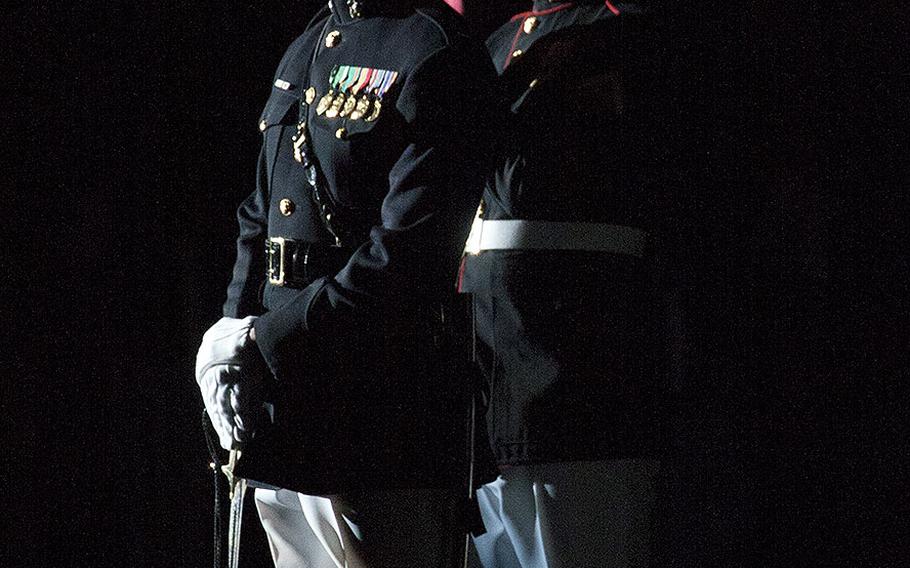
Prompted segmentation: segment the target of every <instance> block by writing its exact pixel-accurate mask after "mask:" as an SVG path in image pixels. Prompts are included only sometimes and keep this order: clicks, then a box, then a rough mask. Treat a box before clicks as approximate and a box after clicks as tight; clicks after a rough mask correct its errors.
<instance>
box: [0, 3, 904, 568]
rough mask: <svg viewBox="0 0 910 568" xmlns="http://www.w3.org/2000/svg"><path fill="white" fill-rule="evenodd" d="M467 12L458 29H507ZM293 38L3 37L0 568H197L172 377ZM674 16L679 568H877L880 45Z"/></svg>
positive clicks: (85, 17) (258, 18)
mask: <svg viewBox="0 0 910 568" xmlns="http://www.w3.org/2000/svg"><path fill="white" fill-rule="evenodd" d="M319 4H321V3H319ZM503 4H504V3H503ZM476 5H477V6H478V8H477V12H476V14H481V15H483V16H484V18H485V19H484V21H483V22H482V23H481V22H479V23H478V25H479V26H480V27H484V26H487V25H489V24H490V23H493V22H496V21H498V20H501V19H502V14H505V13H508V12H509V9H508V7H506V6H499V10H500V11H499V12H496V13H492V12H482V11H481V7H486V6H484V5H482V4H480V3H477V4H476ZM489 5H490V6H492V5H493V3H490V4H489ZM313 9H314V8H313V3H305V2H295V1H290V0H287V1H274V2H268V3H261V4H255V5H252V4H250V3H209V2H195V3H189V2H169V3H155V4H152V5H145V4H140V3H108V4H107V5H106V6H105V7H103V8H102V7H100V6H92V5H88V4H86V5H80V6H69V7H65V6H55V5H52V4H45V3H38V4H37V5H35V6H30V7H28V8H13V9H11V8H5V9H4V13H3V23H2V25H3V30H2V32H3V33H2V37H3V38H4V40H5V41H6V42H8V45H7V46H5V47H4V50H3V53H4V57H3V62H2V64H3V67H4V69H3V78H4V80H3V84H2V86H0V89H2V91H0V92H2V93H3V95H4V97H3V98H4V101H5V102H4V108H3V109H2V115H3V124H2V129H3V133H4V142H5V144H4V151H3V154H2V157H0V160H2V162H0V164H2V172H3V178H2V179H0V186H2V187H3V189H4V191H3V203H4V216H3V217H4V222H3V224H2V230H3V247H4V255H3V261H2V262H3V266H4V270H3V274H2V290H3V298H2V301H3V305H2V310H3V328H4V330H3V331H4V333H3V335H2V337H3V347H2V369H3V373H4V378H3V387H2V388H3V391H2V397H0V403H2V420H3V432H4V438H3V442H4V443H3V446H4V447H3V448H2V455H3V464H4V465H3V472H4V485H5V489H6V491H5V492H4V499H3V501H4V503H5V505H8V506H5V507H4V509H5V511H6V512H5V513H4V514H3V515H2V516H3V519H4V520H3V535H4V545H3V546H4V550H3V552H4V554H3V561H2V563H3V565H8V566H18V565H23V566H26V565H28V566H201V565H207V564H209V563H210V560H209V558H210V556H209V555H210V547H211V543H210V541H211V526H210V525H211V517H210V501H211V477H210V475H209V472H208V469H207V464H208V461H209V459H208V457H207V455H206V450H205V444H204V442H203V438H202V431H201V427H200V412H201V402H200V400H199V398H198V394H197V388H196V385H195V382H194V381H193V378H192V373H193V359H194V355H195V350H196V348H197V345H198V341H199V338H200V337H201V334H202V332H203V331H204V330H205V329H206V328H207V327H208V326H209V325H211V323H213V322H214V321H215V320H216V319H217V318H218V315H219V308H220V304H221V301H222V300H223V290H224V286H225V284H226V282H227V280H228V276H229V273H230V267H231V261H232V257H233V253H234V250H233V238H234V234H235V231H236V226H235V222H234V218H233V215H234V209H235V207H236V205H237V203H238V202H239V201H240V200H241V199H242V198H243V197H244V196H245V195H246V194H247V193H248V192H249V191H250V190H251V189H252V183H253V181H252V180H253V174H254V164H255V155H256V152H257V151H258V143H259V133H258V131H257V129H256V120H257V117H258V115H259V111H260V110H261V105H262V104H263V103H264V101H265V98H266V97H267V94H268V92H269V88H270V83H271V78H272V73H273V71H274V67H275V66H276V64H277V62H278V59H279V58H280V56H281V54H282V53H283V50H284V48H285V47H286V46H287V45H288V44H289V43H290V42H291V40H292V39H293V38H294V37H296V35H297V34H299V33H300V31H301V29H302V28H303V26H304V25H305V23H306V21H307V19H308V16H309V13H310V12H312V11H313ZM676 17H678V27H677V28H676V31H675V35H674V37H673V38H670V40H671V43H673V44H674V47H675V48H676V49H675V57H677V58H678V62H679V64H680V66H681V67H680V76H681V77H686V78H687V79H689V80H690V82H688V83H687V84H686V85H685V86H684V89H681V90H682V91H683V93H684V94H683V95H682V99H681V100H682V101H683V102H684V103H685V104H684V105H683V107H682V108H683V109H684V111H682V114H683V115H684V117H683V120H684V121H685V122H686V123H687V124H689V125H690V126H691V131H690V134H691V137H690V140H691V143H690V145H689V147H688V150H687V153H685V154H684V157H683V159H682V160H681V164H680V171H681V172H683V173H684V176H685V178H686V179H687V180H689V182H690V184H689V186H688V187H689V189H688V190H687V191H686V192H685V193H684V194H682V195H680V198H679V201H678V203H677V205H678V210H679V215H680V220H681V221H682V222H681V226H682V227H685V228H686V229H685V231H684V234H683V235H682V238H681V239H680V243H679V249H680V251H681V252H680V254H679V256H680V258H684V259H685V262H684V263H681V265H682V266H683V267H684V268H683V269H682V270H681V278H680V279H681V281H682V282H683V286H682V290H683V292H682V305H683V308H684V309H683V313H684V318H683V322H684V327H685V334H684V340H683V341H682V344H683V346H684V349H683V353H684V355H683V368H684V373H683V376H682V381H683V383H684V384H685V385H686V391H687V392H688V393H690V394H691V399H690V400H688V405H687V407H686V411H685V412H683V413H682V415H683V417H684V418H683V419H682V422H683V423H684V424H685V425H686V426H685V428H684V430H685V431H686V432H687V434H688V435H687V436H686V437H685V439H684V440H682V441H681V442H680V445H681V446H682V448H683V451H682V452H681V453H682V455H683V458H684V459H683V462H684V463H685V464H687V471H688V473H687V475H688V476H689V477H688V478H687V482H688V483H687V486H688V487H689V492H688V493H687V494H686V496H685V497H686V498H685V499H683V501H685V504H686V505H685V506H686V507H687V508H681V509H679V510H678V511H677V514H678V515H679V516H680V517H681V518H684V520H686V521H687V522H691V523H692V526H693V527H695V528H693V530H696V531H698V532H697V533H693V534H694V535H696V536H695V537H693V539H692V540H694V544H692V543H691V542H690V543H689V544H692V546H694V547H695V548H697V549H698V553H699V554H700V555H701V556H702V559H703V561H702V565H775V564H780V565H785V564H786V565H807V566H813V565H839V566H842V565H866V566H888V565H897V564H896V561H897V559H898V557H899V556H898V553H897V551H898V550H899V549H900V543H901V542H902V541H903V542H907V541H906V540H905V538H906V536H907V535H906V532H907V530H906V520H905V519H906V514H907V513H908V512H910V504H908V491H907V489H906V487H907V485H906V481H905V480H906V478H907V475H906V474H907V470H906V469H905V465H904V462H905V458H906V457H907V447H906V432H907V428H906V427H907V419H906V416H905V414H906V413H905V412H904V408H906V400H907V397H906V394H907V388H908V387H907V379H908V378H910V376H908V368H910V366H908V360H907V357H908V353H910V339H908V338H910V324H908V318H910V303H908V275H910V264H908V262H907V254H906V248H907V242H908V240H907V237H908V234H907V232H906V223H905V221H906V219H907V218H908V215H910V210H908V207H907V197H906V187H907V185H908V182H910V179H908V169H907V161H908V160H907V148H908V147H910V146H908V144H907V140H906V138H907V134H906V133H907V129H906V128H905V125H906V118H907V117H906V113H907V105H906V100H907V98H908V95H910V91H908V89H907V88H906V86H905V84H906V83H905V81H906V79H907V78H908V67H907V63H906V58H905V57H903V56H902V52H903V51H904V49H903V48H904V45H905V44H906V37H907V36H906V34H905V29H906V28H905V27H904V26H903V24H904V22H903V18H902V17H901V15H900V14H899V12H898V11H897V10H893V11H892V10H888V9H887V8H886V7H885V6H884V5H879V7H878V8H876V9H875V10H871V9H861V8H859V7H856V6H850V7H845V8H844V9H843V10H838V9H837V8H836V7H835V6H825V7H818V6H813V5H809V4H805V3H801V4H798V5H797V4H795V3H791V4H788V5H783V6H774V7H757V6H750V8H749V9H748V10H746V9H745V8H744V7H742V6H735V7H731V6H726V7H725V6H720V5H718V6H709V5H708V4H702V5H700V6H687V7H685V9H683V8H682V7H680V8H679V9H678V13H677V14H676ZM900 101H903V104H901V103H900ZM693 511H694V512H693ZM693 519H694V521H693ZM260 544H261V543H260Z"/></svg>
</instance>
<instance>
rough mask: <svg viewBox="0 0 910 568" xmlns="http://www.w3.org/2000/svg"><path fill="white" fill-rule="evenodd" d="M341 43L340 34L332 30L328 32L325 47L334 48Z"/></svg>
mask: <svg viewBox="0 0 910 568" xmlns="http://www.w3.org/2000/svg"><path fill="white" fill-rule="evenodd" d="M339 43H341V32H339V31H338V30H334V31H331V32H329V35H327V36H325V46H326V47H335V46H336V45H338V44H339Z"/></svg>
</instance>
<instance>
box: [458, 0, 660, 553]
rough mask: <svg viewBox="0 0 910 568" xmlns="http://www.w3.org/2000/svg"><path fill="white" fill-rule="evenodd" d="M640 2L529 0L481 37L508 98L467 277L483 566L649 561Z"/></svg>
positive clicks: (653, 201) (645, 28)
mask: <svg viewBox="0 0 910 568" xmlns="http://www.w3.org/2000/svg"><path fill="white" fill-rule="evenodd" d="M646 8H647V6H644V5H642V4H640V3H615V4H614V3H611V2H604V1H603V0H598V1H596V2H595V1H578V2H548V1H544V0H535V2H534V3H533V8H532V9H531V10H530V11H527V12H524V13H521V14H518V15H516V16H515V17H513V18H512V19H511V20H510V21H509V22H508V23H506V24H505V25H504V26H503V27H501V28H500V29H499V30H497V31H496V32H494V33H493V35H492V36H491V37H490V38H489V40H488V48H489V51H490V54H491V56H492V59H493V62H494V64H495V65H496V66H497V69H498V71H499V72H500V81H501V83H502V85H503V88H504V90H505V91H506V94H507V96H508V100H509V102H510V104H511V108H510V111H509V113H508V116H509V119H508V124H507V125H506V136H505V141H504V142H503V144H502V153H501V154H500V155H501V156H502V157H501V160H500V163H499V165H498V167H497V168H496V170H495V175H494V176H493V179H492V181H491V182H490V183H489V184H488V186H487V188H486V191H485V193H484V196H483V202H482V205H481V210H480V211H479V212H478V218H477V220H476V221H475V224H474V228H473V229H472V234H471V237H470V238H469V240H468V245H467V253H468V254H467V256H466V257H465V263H464V267H463V274H462V281H461V289H462V291H464V292H469V293H471V294H473V303H474V308H475V322H476V330H477V339H478V341H477V350H478V360H479V363H480V365H481V367H482V369H483V371H484V374H485V377H486V379H487V381H486V383H487V388H488V390H489V393H488V400H489V406H488V409H487V430H488V435H489V441H490V444H491V448H492V451H493V454H494V457H495V460H496V463H497V465H498V466H499V469H500V472H501V473H500V476H499V477H498V479H496V480H495V481H493V482H491V483H488V484H486V485H484V486H483V487H481V488H480V489H479V491H478V501H479V503H480V505H481V511H482V514H483V519H484V522H485V524H486V529H487V532H486V534H483V535H480V536H477V537H476V538H475V543H476V546H477V550H478V553H479V557H480V558H479V559H480V561H481V563H482V565H483V566H484V567H485V568H494V567H496V568H503V567H510V568H511V567H522V568H539V567H551V568H552V567H554V566H572V567H573V568H578V567H592V568H593V567H597V568H604V567H613V566H644V565H647V562H648V557H649V525H650V522H651V511H652V507H653V505H654V496H655V485H654V482H655V478H656V476H657V474H658V471H659V468H660V463H661V462H660V459H659V456H660V447H661V437H662V436H661V431H662V422H661V401H662V398H663V389H664V384H663V379H662V378H661V377H662V372H661V359H662V357H663V348H662V339H661V337H660V335H661V334H660V333H659V332H658V327H657V326H655V325H654V323H655V321H656V320H659V318H660V314H659V313H658V312H659V311H660V306H661V305H662V302H661V301H659V298H658V296H659V294H658V293H657V289H658V280H659V276H658V272H659V270H658V269H657V266H658V262H657V258H658V257H659V254H660V241H661V234H662V232H663V231H664V230H665V227H664V222H663V215H664V213H665V211H663V203H665V201H666V196H665V192H666V191H667V189H668V188H667V187H666V183H665V180H664V179H662V178H663V177H664V174H663V173H662V170H663V165H662V160H663V159H664V156H663V152H665V151H666V150H665V148H662V147H661V144H662V141H661V136H660V134H659V133H660V125H659V124H658V123H659V117H660V115H661V113H662V112H663V109H662V108H661V105H659V104H657V103H656V101H657V100H658V98H659V94H658V93H655V92H654V90H653V89H654V87H655V85H656V83H657V79H656V78H657V77H658V76H659V75H660V73H661V69H660V66H661V60H660V57H659V53H658V50H657V49H655V48H654V46H652V45H651V44H650V41H651V39H653V38H651V37H650V34H652V33H654V30H653V29H652V26H653V25H655V24H654V22H655V21H656V20H655V19H654V15H653V14H652V13H651V12H650V11H649V10H647V9H646Z"/></svg>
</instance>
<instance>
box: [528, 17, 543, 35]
mask: <svg viewBox="0 0 910 568" xmlns="http://www.w3.org/2000/svg"><path fill="white" fill-rule="evenodd" d="M539 25H540V20H538V19H537V17H536V16H531V17H530V18H528V19H527V20H525V23H524V31H525V33H526V34H529V33H532V32H533V31H534V30H536V29H537V26H539Z"/></svg>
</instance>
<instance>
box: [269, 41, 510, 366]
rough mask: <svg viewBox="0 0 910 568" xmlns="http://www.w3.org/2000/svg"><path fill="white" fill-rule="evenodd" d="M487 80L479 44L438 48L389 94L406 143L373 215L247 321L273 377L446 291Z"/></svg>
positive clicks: (469, 198)
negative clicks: (314, 275)
mask: <svg viewBox="0 0 910 568" xmlns="http://www.w3.org/2000/svg"><path fill="white" fill-rule="evenodd" d="M495 88H496V87H495V71H494V69H493V67H492V64H491V63H490V61H489V59H488V58H487V56H486V54H485V53H484V52H483V51H482V50H480V49H477V50H470V49H464V48H462V49H456V48H452V47H446V48H443V49H441V50H439V51H437V52H435V53H434V54H433V55H431V56H430V57H428V58H427V59H426V60H424V61H423V62H422V63H421V64H420V65H419V66H418V67H417V69H415V71H414V72H413V73H412V74H411V75H410V77H409V78H408V80H407V81H406V82H405V84H404V85H403V87H402V91H401V94H400V96H399V98H398V102H397V108H398V111H399V112H400V113H401V115H402V116H403V118H404V121H405V127H404V128H405V132H406V136H407V145H406V147H405V149H404V151H403V153H402V154H401V156H400V157H399V158H398V160H397V162H396V163H395V165H394V167H392V169H391V171H390V172H389V175H388V190H387V192H386V194H385V198H384V201H383V203H382V208H381V215H380V217H379V218H380V219H381V222H380V223H378V224H376V225H375V226H374V227H372V230H371V231H370V234H369V239H368V240H367V241H366V242H364V243H363V244H362V245H361V246H360V247H359V248H358V249H357V250H356V251H355V252H354V254H353V255H352V257H351V259H350V261H349V262H348V263H347V265H346V266H345V267H344V268H343V269H342V270H341V271H340V272H338V274H336V275H335V276H334V277H327V278H322V279H319V280H317V281H316V282H314V283H313V284H311V285H310V286H309V287H307V288H305V289H303V290H301V291H300V293H299V294H298V295H297V296H296V298H294V299H293V300H292V301H290V302H289V303H287V304H286V305H284V306H282V307H281V308H280V309H278V310H276V311H271V312H268V313H266V314H264V315H263V316H262V317H260V318H259V319H258V320H257V322H256V326H255V327H256V336H257V343H258V345H259V348H260V350H261V351H262V354H263V356H264V357H265V359H266V362H267V363H268V365H269V367H270V368H271V369H272V372H273V373H274V374H275V376H276V377H277V378H278V379H282V377H284V376H287V375H288V374H289V373H288V372H287V370H288V369H289V368H290V365H293V361H294V360H295V357H296V356H297V355H299V354H300V353H301V351H305V350H307V349H311V348H315V347H316V346H314V345H313V344H314V343H316V344H317V345H318V343H319V342H323V341H328V342H331V343H332V344H334V345H344V344H354V343H356V342H358V341H362V340H363V338H364V329H365V326H366V327H367V328H369V327H370V326H373V325H376V326H378V329H380V330H383V331H388V330H389V326H390V325H394V322H395V321H396V320H397V321H402V322H406V321H408V314H409V313H410V314H412V315H413V314H415V313H416V310H417V307H418V306H421V305H428V304H429V303H430V302H431V301H432V299H434V298H436V299H439V298H442V297H444V296H443V295H445V294H449V293H452V291H453V290H454V282H455V272H456V270H457V265H458V259H459V256H460V253H461V249H462V247H463V245H464V241H465V238H466V236H467V232H468V229H469V224H470V221H471V217H472V214H473V212H474V210H475V208H476V206H477V202H478V200H479V198H480V192H481V189H482V176H483V175H484V174H485V172H486V169H487V166H486V163H485V160H486V159H489V156H490V154H491V152H490V151H489V149H490V145H491V144H490V142H489V140H488V136H486V134H485V130H486V129H488V128H490V120H491V119H492V117H494V116H495V115H496V109H497V108H498V106H499V105H500V104H501V103H500V101H501V100H502V99H501V97H499V96H498V95H497V94H496V93H497V91H495ZM390 322H392V323H390Z"/></svg>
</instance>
